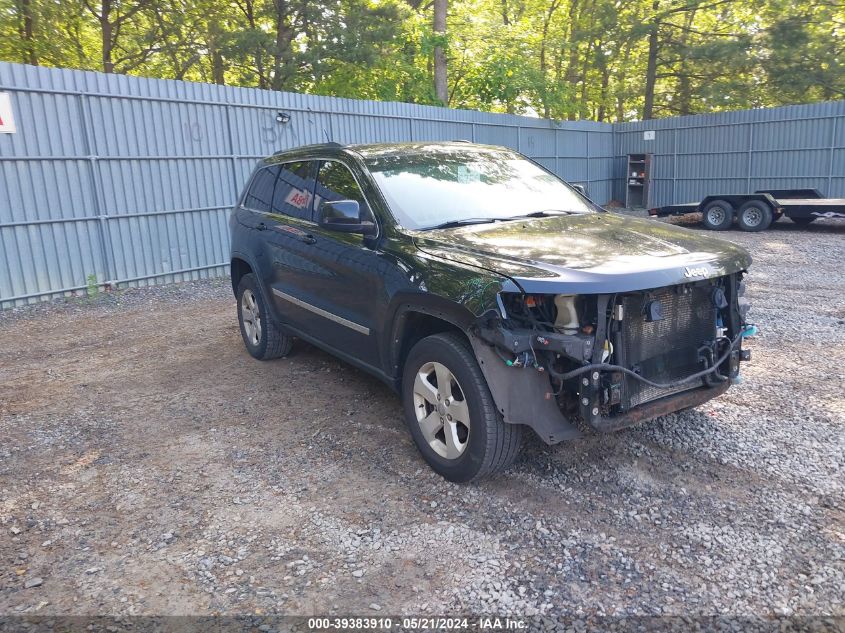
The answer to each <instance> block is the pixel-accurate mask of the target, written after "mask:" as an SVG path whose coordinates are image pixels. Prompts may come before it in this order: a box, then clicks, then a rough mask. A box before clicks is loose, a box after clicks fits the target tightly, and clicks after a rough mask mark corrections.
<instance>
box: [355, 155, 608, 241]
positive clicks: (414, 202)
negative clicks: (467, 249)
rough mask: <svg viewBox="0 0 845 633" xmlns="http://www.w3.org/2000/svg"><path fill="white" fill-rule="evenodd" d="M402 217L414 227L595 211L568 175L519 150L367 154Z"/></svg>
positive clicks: (398, 216)
mask: <svg viewBox="0 0 845 633" xmlns="http://www.w3.org/2000/svg"><path fill="white" fill-rule="evenodd" d="M365 163H366V164H367V167H369V169H370V172H371V173H372V175H373V178H374V180H375V181H376V183H377V184H378V186H379V188H380V189H381V191H382V193H383V194H384V197H385V198H386V199H387V203H388V204H389V205H390V209H391V211H392V212H393V215H394V216H395V217H396V221H397V222H399V224H401V225H402V226H404V227H406V228H409V229H430V228H434V227H438V226H440V225H443V224H449V223H453V222H454V223H460V222H461V221H462V220H466V221H483V220H485V219H491V220H495V219H507V218H513V217H515V216H522V215H528V214H531V213H538V212H548V213H549V214H554V213H556V212H566V213H590V212H591V211H593V208H592V206H591V205H590V204H589V203H588V202H586V201H585V200H584V199H583V198H582V197H581V196H579V195H578V194H577V193H576V192H575V191H574V190H572V189H571V188H570V187H569V186H567V185H566V184H564V182H563V181H562V180H560V179H559V178H557V177H556V176H554V175H552V174H550V173H549V172H547V171H545V170H544V169H542V168H541V167H539V166H537V165H536V164H534V163H532V162H531V161H530V160H527V159H526V158H524V157H523V156H520V155H519V154H517V153H516V152H512V151H508V150H497V149H480V148H466V149H464V148H454V149H452V148H449V149H448V150H443V149H438V150H436V151H427V152H426V151H424V152H420V153H416V154H397V155H386V156H377V157H371V158H367V159H366V160H365Z"/></svg>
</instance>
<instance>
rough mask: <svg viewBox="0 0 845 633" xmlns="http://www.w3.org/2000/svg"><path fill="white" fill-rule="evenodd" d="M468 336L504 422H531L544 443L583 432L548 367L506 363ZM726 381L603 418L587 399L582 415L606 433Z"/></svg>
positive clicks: (686, 402)
mask: <svg viewBox="0 0 845 633" xmlns="http://www.w3.org/2000/svg"><path fill="white" fill-rule="evenodd" d="M470 341H471V343H472V347H473V350H474V351H475V355H476V358H477V359H478V362H479V366H480V367H481V372H482V373H483V374H484V377H485V379H486V380H487V384H488V386H489V388H490V392H491V394H492V395H493V400H494V401H495V402H496V406H497V408H498V409H499V412H500V413H501V414H502V417H503V418H504V420H505V422H507V423H509V424H524V425H526V426H529V427H531V428H532V429H533V430H534V432H535V433H537V435H538V436H539V437H540V439H542V440H543V441H544V442H545V443H546V444H557V443H559V442H562V441H564V440H569V439H574V438H576V437H580V436H581V435H582V433H581V431H580V430H579V428H578V424H577V423H576V422H575V421H574V420H572V419H570V418H569V417H568V416H566V415H565V414H564V413H563V412H562V411H561V410H560V407H559V406H558V403H557V399H556V397H555V394H554V393H553V391H552V386H551V383H550V382H549V377H548V375H547V373H546V372H544V371H537V370H536V369H533V368H519V369H516V368H513V367H508V366H507V365H505V363H503V362H502V359H501V358H500V357H499V356H498V355H497V354H496V353H495V351H494V350H493V348H492V347H491V346H490V345H489V344H487V343H486V342H484V341H482V340H481V339H479V338H477V337H475V336H470ZM730 384H731V380H725V381H724V382H721V383H718V384H716V385H714V386H710V387H708V386H702V387H698V388H694V389H691V390H688V391H683V392H681V393H677V394H674V395H671V396H667V397H665V398H660V399H658V400H653V401H651V402H647V403H643V404H640V405H638V406H636V407H634V408H632V409H630V410H628V411H625V412H622V413H618V414H616V415H613V416H607V417H604V416H602V415H600V414H596V415H592V410H591V409H592V406H593V405H592V402H591V404H590V405H589V407H588V408H587V409H586V410H585V411H584V413H586V415H583V418H584V419H585V420H587V422H588V423H589V425H590V426H591V427H593V428H594V429H595V430H596V431H598V432H600V433H610V432H613V431H618V430H620V429H624V428H627V427H630V426H634V425H636V424H639V423H640V422H645V421H647V420H651V419H653V418H656V417H660V416H662V415H667V414H669V413H674V412H675V411H679V410H681V409H687V408H690V407H696V406H699V405H701V404H703V403H705V402H707V401H708V400H710V399H712V398H715V397H717V396H720V395H722V394H723V393H724V392H725V391H727V389H728V387H729V386H730ZM582 395H583V394H582Z"/></svg>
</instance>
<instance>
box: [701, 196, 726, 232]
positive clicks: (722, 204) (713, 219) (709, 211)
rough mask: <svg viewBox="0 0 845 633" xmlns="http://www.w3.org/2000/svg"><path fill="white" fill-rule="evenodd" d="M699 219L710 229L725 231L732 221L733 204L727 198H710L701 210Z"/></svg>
mask: <svg viewBox="0 0 845 633" xmlns="http://www.w3.org/2000/svg"><path fill="white" fill-rule="evenodd" d="M701 221H702V223H703V224H704V226H705V227H707V228H708V229H710V230H711V231H725V230H727V229H729V228H731V224H733V221H734V208H733V205H732V204H731V203H730V202H728V201H727V200H711V201H710V202H708V203H707V204H706V205H705V206H704V208H703V209H702V210H701Z"/></svg>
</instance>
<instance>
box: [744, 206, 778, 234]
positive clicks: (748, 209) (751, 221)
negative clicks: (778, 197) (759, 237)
mask: <svg viewBox="0 0 845 633" xmlns="http://www.w3.org/2000/svg"><path fill="white" fill-rule="evenodd" d="M736 221H737V224H739V228H741V229H742V230H743V231H750V232H757V231H765V230H766V229H767V228H769V227H770V226H771V224H772V208H771V207H770V206H769V205H768V204H766V203H765V202H763V201H762V200H749V201H748V202H746V203H745V204H744V205H742V206H741V207H740V208H739V211H737V213H736Z"/></svg>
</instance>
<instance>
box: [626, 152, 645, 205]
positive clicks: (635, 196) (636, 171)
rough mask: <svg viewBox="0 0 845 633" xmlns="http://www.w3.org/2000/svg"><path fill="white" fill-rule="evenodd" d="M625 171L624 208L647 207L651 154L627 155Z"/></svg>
mask: <svg viewBox="0 0 845 633" xmlns="http://www.w3.org/2000/svg"><path fill="white" fill-rule="evenodd" d="M627 167H628V168H627V170H626V171H625V207H626V208H629V209H630V208H632V207H647V206H648V198H649V195H648V194H649V180H650V177H651V154H628V165H627Z"/></svg>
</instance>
